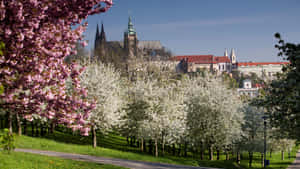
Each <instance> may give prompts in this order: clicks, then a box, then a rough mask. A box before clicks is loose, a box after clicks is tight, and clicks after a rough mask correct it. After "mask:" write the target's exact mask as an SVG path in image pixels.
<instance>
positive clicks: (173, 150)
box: [172, 143, 176, 156]
mask: <svg viewBox="0 0 300 169" xmlns="http://www.w3.org/2000/svg"><path fill="white" fill-rule="evenodd" d="M172 153H173V156H175V153H176V148H175V143H173V149H172Z"/></svg>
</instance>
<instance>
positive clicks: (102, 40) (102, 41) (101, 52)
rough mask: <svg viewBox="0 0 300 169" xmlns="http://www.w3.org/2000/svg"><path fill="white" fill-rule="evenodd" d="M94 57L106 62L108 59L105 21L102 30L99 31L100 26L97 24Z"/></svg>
mask: <svg viewBox="0 0 300 169" xmlns="http://www.w3.org/2000/svg"><path fill="white" fill-rule="evenodd" d="M94 50H95V51H94V57H96V58H95V59H97V60H101V61H103V62H105V61H106V60H105V59H106V36H105V32H104V26H103V23H102V25H101V32H100V33H99V27H98V24H97V30H96V37H95V49H94Z"/></svg>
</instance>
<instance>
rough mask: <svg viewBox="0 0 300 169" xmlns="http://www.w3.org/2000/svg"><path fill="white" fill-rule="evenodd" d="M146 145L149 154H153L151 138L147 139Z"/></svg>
mask: <svg viewBox="0 0 300 169" xmlns="http://www.w3.org/2000/svg"><path fill="white" fill-rule="evenodd" d="M148 146H149V154H153V153H152V152H153V151H152V150H153V146H152V140H151V139H150V140H149V145H148Z"/></svg>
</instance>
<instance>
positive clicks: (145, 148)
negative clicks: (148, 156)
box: [143, 138, 147, 152]
mask: <svg viewBox="0 0 300 169" xmlns="http://www.w3.org/2000/svg"><path fill="white" fill-rule="evenodd" d="M143 147H144V148H143V150H144V152H147V142H146V140H145V139H144V138H143Z"/></svg>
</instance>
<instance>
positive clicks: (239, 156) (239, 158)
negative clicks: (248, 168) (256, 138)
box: [236, 151, 241, 164]
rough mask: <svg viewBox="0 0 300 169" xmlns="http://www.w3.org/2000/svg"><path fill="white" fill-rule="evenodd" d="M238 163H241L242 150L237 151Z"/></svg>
mask: <svg viewBox="0 0 300 169" xmlns="http://www.w3.org/2000/svg"><path fill="white" fill-rule="evenodd" d="M236 163H237V164H240V163H241V154H240V151H237V153H236Z"/></svg>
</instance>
